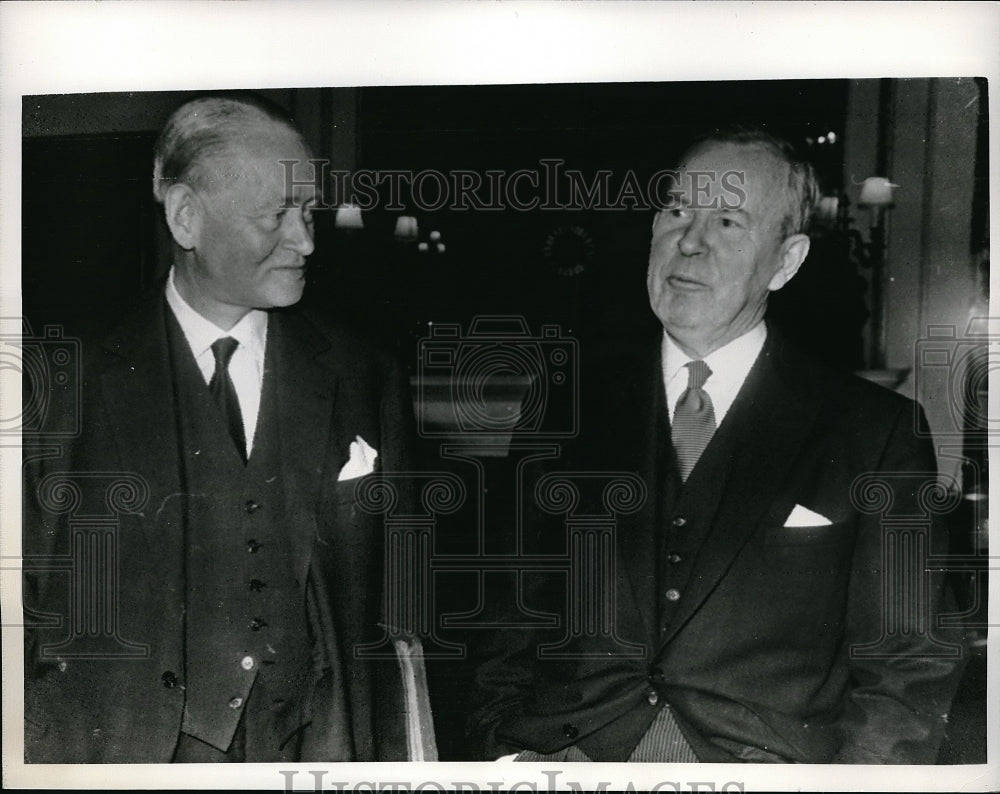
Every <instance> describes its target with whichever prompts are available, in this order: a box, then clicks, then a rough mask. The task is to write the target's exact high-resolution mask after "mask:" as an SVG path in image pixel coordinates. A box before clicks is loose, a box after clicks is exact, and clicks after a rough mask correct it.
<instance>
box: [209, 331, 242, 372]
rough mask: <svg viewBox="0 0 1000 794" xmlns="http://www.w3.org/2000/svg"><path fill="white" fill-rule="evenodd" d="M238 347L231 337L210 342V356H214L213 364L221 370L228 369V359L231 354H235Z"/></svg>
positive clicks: (237, 343) (238, 344)
mask: <svg viewBox="0 0 1000 794" xmlns="http://www.w3.org/2000/svg"><path fill="white" fill-rule="evenodd" d="M239 346H240V343H239V342H238V341H236V340H235V339H233V338H232V337H231V336H223V337H222V338H221V339H216V340H215V341H214V342H212V355H214V356H215V363H216V364H218V365H219V366H221V367H223V368H226V367H228V366H229V359H231V358H232V357H233V353H235V352H236V348H238V347H239Z"/></svg>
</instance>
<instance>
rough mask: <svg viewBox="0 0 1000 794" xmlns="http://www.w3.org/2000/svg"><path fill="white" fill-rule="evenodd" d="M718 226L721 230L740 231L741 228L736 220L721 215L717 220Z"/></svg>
mask: <svg viewBox="0 0 1000 794" xmlns="http://www.w3.org/2000/svg"><path fill="white" fill-rule="evenodd" d="M719 224H720V225H721V226H722V228H723V229H740V228H742V226H741V225H740V223H739V221H737V220H736V218H732V217H730V216H728V215H723V216H722V217H720V218H719Z"/></svg>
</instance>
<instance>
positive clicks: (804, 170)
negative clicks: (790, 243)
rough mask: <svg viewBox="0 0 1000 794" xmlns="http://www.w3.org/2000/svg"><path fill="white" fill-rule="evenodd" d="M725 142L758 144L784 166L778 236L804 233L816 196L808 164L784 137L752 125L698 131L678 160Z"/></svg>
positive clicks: (815, 184)
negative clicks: (784, 190)
mask: <svg viewBox="0 0 1000 794" xmlns="http://www.w3.org/2000/svg"><path fill="white" fill-rule="evenodd" d="M726 143H731V144H736V145H739V146H758V147H760V148H762V149H765V150H766V151H767V152H769V153H770V154H771V155H773V156H774V157H775V158H777V159H778V160H780V161H781V162H783V163H784V164H785V165H786V166H788V208H787V209H786V211H785V216H784V218H783V219H782V221H781V236H782V238H787V237H789V236H791V235H793V234H806V233H808V231H809V224H810V222H811V221H812V218H813V214H814V213H815V211H816V205H817V203H818V202H819V196H820V190H819V183H818V182H817V180H816V171H815V170H814V169H813V167H812V164H811V163H809V162H808V161H806V160H804V159H803V158H801V157H799V155H798V153H797V152H796V151H795V147H793V146H792V144H790V143H789V142H788V141H786V140H784V139H783V138H779V137H777V136H776V135H773V134H771V133H770V132H768V131H767V130H765V129H764V128H763V127H756V126H733V127H726V128H722V129H716V130H713V131H711V132H709V133H707V134H705V135H702V136H701V137H699V138H696V139H695V140H694V142H693V143H691V145H690V146H688V148H687V149H686V151H685V153H684V157H683V158H682V160H683V159H684V158H686V157H688V156H689V155H692V154H694V153H695V152H697V151H701V150H703V149H707V148H709V147H711V146H714V145H716V144H726Z"/></svg>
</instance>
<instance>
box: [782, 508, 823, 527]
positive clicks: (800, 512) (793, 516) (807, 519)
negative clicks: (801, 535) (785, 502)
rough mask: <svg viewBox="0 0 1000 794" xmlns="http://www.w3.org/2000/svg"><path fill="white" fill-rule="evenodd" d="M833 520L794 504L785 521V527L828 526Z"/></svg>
mask: <svg viewBox="0 0 1000 794" xmlns="http://www.w3.org/2000/svg"><path fill="white" fill-rule="evenodd" d="M832 523H833V522H832V521H831V520H830V519H829V518H827V517H826V516H823V515H820V514H819V513H817V512H816V511H814V510H810V509H809V508H808V507H803V506H802V505H795V507H794V508H793V509H792V512H791V513H789V514H788V519H787V520H786V521H785V526H786V527H828V526H830V524H832Z"/></svg>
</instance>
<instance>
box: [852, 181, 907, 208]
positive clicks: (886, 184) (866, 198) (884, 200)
mask: <svg viewBox="0 0 1000 794" xmlns="http://www.w3.org/2000/svg"><path fill="white" fill-rule="evenodd" d="M897 187H899V185H894V184H893V183H892V182H890V181H889V180H888V179H887V178H886V177H884V176H870V177H868V178H867V179H866V180H865V181H864V182H862V183H861V196H860V197H859V198H858V205H859V206H861V207H889V206H891V205H892V191H893V190H894V189H896V188H897Z"/></svg>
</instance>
